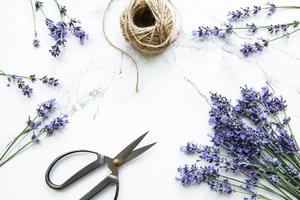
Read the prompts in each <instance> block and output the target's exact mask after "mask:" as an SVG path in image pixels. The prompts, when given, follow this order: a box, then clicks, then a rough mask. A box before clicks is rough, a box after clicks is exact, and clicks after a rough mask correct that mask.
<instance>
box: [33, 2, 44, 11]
mask: <svg viewBox="0 0 300 200" xmlns="http://www.w3.org/2000/svg"><path fill="white" fill-rule="evenodd" d="M43 4H44V3H43V2H41V1H35V4H34V6H35V11H39V10H40V9H42V7H43Z"/></svg>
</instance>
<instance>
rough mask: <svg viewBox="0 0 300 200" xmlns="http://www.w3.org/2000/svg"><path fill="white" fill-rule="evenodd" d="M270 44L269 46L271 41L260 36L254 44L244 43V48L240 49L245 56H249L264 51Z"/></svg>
mask: <svg viewBox="0 0 300 200" xmlns="http://www.w3.org/2000/svg"><path fill="white" fill-rule="evenodd" d="M268 46H269V41H268V40H266V39H263V38H260V39H259V40H258V41H256V42H255V43H254V44H251V43H244V44H243V45H242V48H241V49H240V52H241V53H242V54H243V56H245V57H248V56H250V55H252V54H254V53H258V52H261V51H263V50H264V49H265V48H266V47H268Z"/></svg>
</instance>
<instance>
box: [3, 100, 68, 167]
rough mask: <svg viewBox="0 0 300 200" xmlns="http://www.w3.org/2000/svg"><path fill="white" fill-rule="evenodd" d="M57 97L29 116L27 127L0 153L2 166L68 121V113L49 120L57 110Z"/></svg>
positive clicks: (41, 105) (39, 106)
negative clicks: (32, 115)
mask: <svg viewBox="0 0 300 200" xmlns="http://www.w3.org/2000/svg"><path fill="white" fill-rule="evenodd" d="M55 104H56V100H55V99H50V100H48V101H46V102H44V103H41V104H40V105H38V107H37V109H36V115H35V116H34V117H33V118H32V117H30V116H29V117H28V120H27V121H26V126H25V128H24V129H23V130H22V131H21V132H20V133H19V134H18V135H17V136H16V137H15V138H14V139H13V140H11V141H10V142H9V143H8V144H7V145H6V146H5V147H4V148H3V149H2V152H1V153H0V167H2V166H3V165H4V164H6V163H7V162H8V161H9V160H11V159H12V158H14V157H15V156H16V155H17V154H19V153H20V152H22V151H23V150H24V149H25V148H27V147H29V146H30V145H33V144H37V143H39V142H40V139H41V138H42V136H43V135H46V136H52V135H53V134H54V133H55V132H56V131H58V130H60V129H62V128H64V127H65V126H66V124H67V123H68V116H67V115H60V116H57V117H55V118H53V119H52V120H49V119H50V117H51V115H52V114H53V113H54V110H55Z"/></svg>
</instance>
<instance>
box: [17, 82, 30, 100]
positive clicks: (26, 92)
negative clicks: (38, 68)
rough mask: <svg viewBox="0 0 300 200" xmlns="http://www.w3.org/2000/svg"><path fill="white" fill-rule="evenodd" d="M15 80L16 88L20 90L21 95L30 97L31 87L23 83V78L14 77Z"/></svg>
mask: <svg viewBox="0 0 300 200" xmlns="http://www.w3.org/2000/svg"><path fill="white" fill-rule="evenodd" d="M15 80H16V82H17V86H18V88H19V89H21V90H22V93H23V95H24V96H27V97H31V95H32V93H33V89H32V88H31V87H30V86H29V85H27V84H25V82H24V80H23V79H21V78H15Z"/></svg>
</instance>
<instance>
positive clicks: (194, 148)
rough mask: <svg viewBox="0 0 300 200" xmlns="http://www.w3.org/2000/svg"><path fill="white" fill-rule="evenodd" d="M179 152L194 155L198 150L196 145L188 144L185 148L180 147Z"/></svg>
mask: <svg viewBox="0 0 300 200" xmlns="http://www.w3.org/2000/svg"><path fill="white" fill-rule="evenodd" d="M180 150H181V151H182V152H184V153H186V154H195V153H196V152H197V150H198V145H197V144H196V143H192V142H188V143H187V144H186V145H185V146H182V147H181V148H180Z"/></svg>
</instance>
